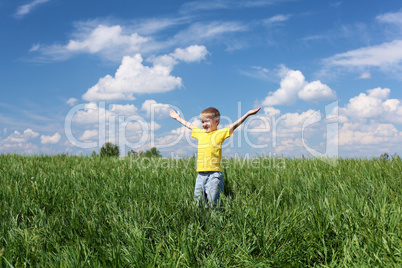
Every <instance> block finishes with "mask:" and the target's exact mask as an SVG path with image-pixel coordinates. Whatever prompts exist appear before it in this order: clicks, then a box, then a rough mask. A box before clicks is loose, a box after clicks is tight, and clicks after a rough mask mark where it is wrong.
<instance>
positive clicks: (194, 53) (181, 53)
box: [82, 46, 208, 101]
mask: <svg viewBox="0 0 402 268" xmlns="http://www.w3.org/2000/svg"><path fill="white" fill-rule="evenodd" d="M207 53H208V51H207V50H206V48H205V47H204V46H190V47H187V48H185V49H181V48H180V49H176V50H175V52H174V53H172V54H169V55H164V56H159V57H153V58H152V59H151V60H152V61H153V63H154V64H153V67H149V66H145V65H143V59H142V57H141V55H139V54H137V55H135V56H134V57H129V56H126V57H124V58H123V60H122V62H121V65H120V67H119V68H118V69H117V71H116V73H115V76H114V77H112V76H111V75H106V76H105V77H103V78H100V79H99V81H98V83H97V84H96V85H94V86H93V87H91V88H90V89H88V91H87V92H86V93H85V94H84V95H83V96H82V97H83V99H85V100H88V101H98V100H134V99H135V97H134V94H145V93H163V92H167V91H171V90H173V89H175V88H179V87H181V86H182V80H181V78H180V77H175V76H172V75H171V72H172V70H173V67H174V65H175V64H177V63H178V62H177V60H184V61H186V62H191V61H200V60H202V59H204V58H205V56H206V54H207Z"/></svg>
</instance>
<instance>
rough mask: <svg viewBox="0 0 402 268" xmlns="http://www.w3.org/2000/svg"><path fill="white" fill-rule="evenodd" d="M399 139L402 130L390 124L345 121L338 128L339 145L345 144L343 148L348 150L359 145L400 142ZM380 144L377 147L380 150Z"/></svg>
mask: <svg viewBox="0 0 402 268" xmlns="http://www.w3.org/2000/svg"><path fill="white" fill-rule="evenodd" d="M401 141H402V132H400V131H398V130H397V129H396V128H395V126H394V125H392V124H379V123H374V124H373V123H371V124H362V123H346V124H344V125H343V126H342V127H341V128H340V130H339V145H340V146H346V147H345V148H347V149H349V150H356V149H360V148H361V145H372V146H374V145H381V146H384V145H385V144H387V143H391V142H392V143H400V142H401ZM388 145H389V144H388ZM388 145H387V146H388ZM350 146H352V148H350ZM381 146H380V147H377V150H378V151H380V152H381V150H383V149H382V148H383V147H381Z"/></svg>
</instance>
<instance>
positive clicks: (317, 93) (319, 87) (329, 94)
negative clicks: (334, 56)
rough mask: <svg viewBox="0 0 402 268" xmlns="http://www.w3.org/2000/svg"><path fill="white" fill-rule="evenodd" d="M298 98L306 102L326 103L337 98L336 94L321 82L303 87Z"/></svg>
mask: <svg viewBox="0 0 402 268" xmlns="http://www.w3.org/2000/svg"><path fill="white" fill-rule="evenodd" d="M298 96H299V98H300V99H302V100H304V101H325V100H333V99H335V98H336V93H335V91H333V90H332V89H330V88H329V87H328V86H327V85H325V84H323V83H321V81H314V82H311V83H309V84H307V85H306V86H304V87H303V89H302V90H300V91H299V93H298Z"/></svg>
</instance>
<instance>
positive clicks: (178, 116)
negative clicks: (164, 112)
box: [169, 109, 180, 120]
mask: <svg viewBox="0 0 402 268" xmlns="http://www.w3.org/2000/svg"><path fill="white" fill-rule="evenodd" d="M169 115H170V117H171V118H173V119H176V120H177V119H178V118H180V112H179V111H177V112H176V111H175V110H173V109H172V110H170V112H169Z"/></svg>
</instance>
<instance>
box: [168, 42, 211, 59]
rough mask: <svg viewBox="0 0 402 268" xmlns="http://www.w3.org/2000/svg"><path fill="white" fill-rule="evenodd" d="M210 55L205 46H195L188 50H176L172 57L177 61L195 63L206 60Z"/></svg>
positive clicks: (187, 48)
mask: <svg viewBox="0 0 402 268" xmlns="http://www.w3.org/2000/svg"><path fill="white" fill-rule="evenodd" d="M208 53H209V52H208V50H207V48H206V47H205V46H197V45H193V46H189V47H186V48H176V49H175V51H174V52H173V53H172V54H171V55H172V57H173V58H175V59H177V60H182V61H185V62H194V61H201V60H204V59H205V57H206V56H207V55H208Z"/></svg>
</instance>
